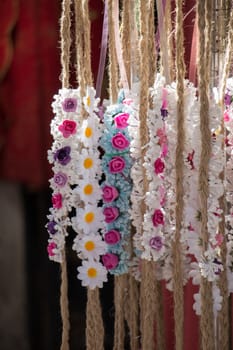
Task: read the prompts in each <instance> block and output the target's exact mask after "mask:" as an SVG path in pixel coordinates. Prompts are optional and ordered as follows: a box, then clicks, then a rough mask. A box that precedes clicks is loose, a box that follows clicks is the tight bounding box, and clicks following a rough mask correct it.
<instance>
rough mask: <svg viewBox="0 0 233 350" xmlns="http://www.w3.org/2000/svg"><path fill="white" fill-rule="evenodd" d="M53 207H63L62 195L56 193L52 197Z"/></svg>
mask: <svg viewBox="0 0 233 350" xmlns="http://www.w3.org/2000/svg"><path fill="white" fill-rule="evenodd" d="M52 203H53V207H54V208H56V209H60V208H61V207H62V195H61V193H56V194H54V195H53V196H52Z"/></svg>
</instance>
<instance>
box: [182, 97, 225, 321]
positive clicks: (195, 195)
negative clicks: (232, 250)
mask: <svg viewBox="0 0 233 350" xmlns="http://www.w3.org/2000/svg"><path fill="white" fill-rule="evenodd" d="M220 126H221V111H220V108H219V107H218V106H217V104H216V103H215V101H213V100H211V104H210V130H211V133H212V153H211V158H210V161H209V197H208V232H209V242H208V246H207V249H206V251H204V252H203V249H202V241H201V238H200V237H201V232H200V227H201V211H200V199H199V192H198V191H199V190H198V169H199V164H200V152H201V144H200V141H199V140H200V118H199V102H198V101H196V102H195V103H194V105H193V108H192V110H191V112H190V114H189V115H188V118H187V125H186V129H187V130H188V132H187V135H188V138H187V144H186V148H185V155H184V157H185V160H186V165H187V167H186V172H185V193H186V195H185V217H184V226H185V238H186V243H187V253H188V254H189V255H190V256H191V257H192V262H191V264H190V271H189V276H190V277H191V278H192V282H193V284H195V285H199V284H200V281H201V276H202V277H204V278H206V279H207V280H208V281H209V282H212V283H213V284H212V289H213V293H212V294H213V301H214V302H213V305H214V313H215V314H216V312H217V311H219V310H220V309H221V301H222V297H221V295H220V290H219V288H218V286H217V283H216V282H217V280H218V278H219V274H220V273H221V271H222V270H223V266H222V263H221V259H220V247H221V243H222V241H223V236H222V234H221V232H219V229H218V227H219V223H220V221H221V213H222V211H221V210H220V209H219V207H220V206H219V199H220V197H221V196H222V195H223V191H224V187H223V182H222V180H220V178H219V175H220V173H221V172H222V170H223V166H224V154H223V151H222V140H223V136H222V135H221V133H220ZM194 301H195V302H194V305H193V308H194V310H195V312H196V313H197V314H198V315H199V314H200V310H201V306H200V301H201V297H200V292H198V293H196V294H194Z"/></svg>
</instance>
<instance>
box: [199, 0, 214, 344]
mask: <svg viewBox="0 0 233 350" xmlns="http://www.w3.org/2000/svg"><path fill="white" fill-rule="evenodd" d="M205 3H206V1H203V0H198V2H197V4H198V7H197V8H198V29H199V33H200V36H199V55H198V81H199V96H200V97H199V99H200V130H201V145H202V149H201V157H200V167H199V194H200V204H201V208H200V210H201V238H202V244H203V252H204V251H205V250H206V249H207V247H208V239H209V234H208V228H207V220H208V209H207V208H208V206H207V203H208V196H209V183H208V179H209V160H210V156H211V132H210V128H209V99H208V93H209V81H208V80H207V76H206V68H207V67H206V56H205V47H206V44H205V35H204V34H203V33H205ZM200 293H201V320H200V328H201V341H202V348H203V349H205V350H212V349H214V347H215V345H214V339H215V334H214V315H213V296H212V283H211V282H208V281H207V279H205V278H204V277H202V278H201V284H200Z"/></svg>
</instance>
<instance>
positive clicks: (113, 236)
mask: <svg viewBox="0 0 233 350" xmlns="http://www.w3.org/2000/svg"><path fill="white" fill-rule="evenodd" d="M104 240H105V242H106V243H107V244H116V243H118V242H119V241H120V240H121V234H120V232H119V231H117V230H110V231H108V232H106V233H105V235H104Z"/></svg>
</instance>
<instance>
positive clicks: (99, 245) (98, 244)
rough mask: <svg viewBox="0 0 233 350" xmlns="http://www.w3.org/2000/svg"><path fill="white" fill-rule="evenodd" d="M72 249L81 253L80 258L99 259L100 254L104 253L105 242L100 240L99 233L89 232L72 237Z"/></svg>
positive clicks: (105, 248) (105, 249)
mask: <svg viewBox="0 0 233 350" xmlns="http://www.w3.org/2000/svg"><path fill="white" fill-rule="evenodd" d="M73 250H75V251H76V252H77V253H78V254H79V253H81V256H82V259H83V258H84V259H93V260H99V257H100V255H103V254H105V253H106V251H107V244H106V243H105V242H104V241H102V239H101V236H100V235H94V234H90V235H88V236H83V237H82V238H81V239H80V238H78V236H77V237H76V238H75V239H74V244H73Z"/></svg>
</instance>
